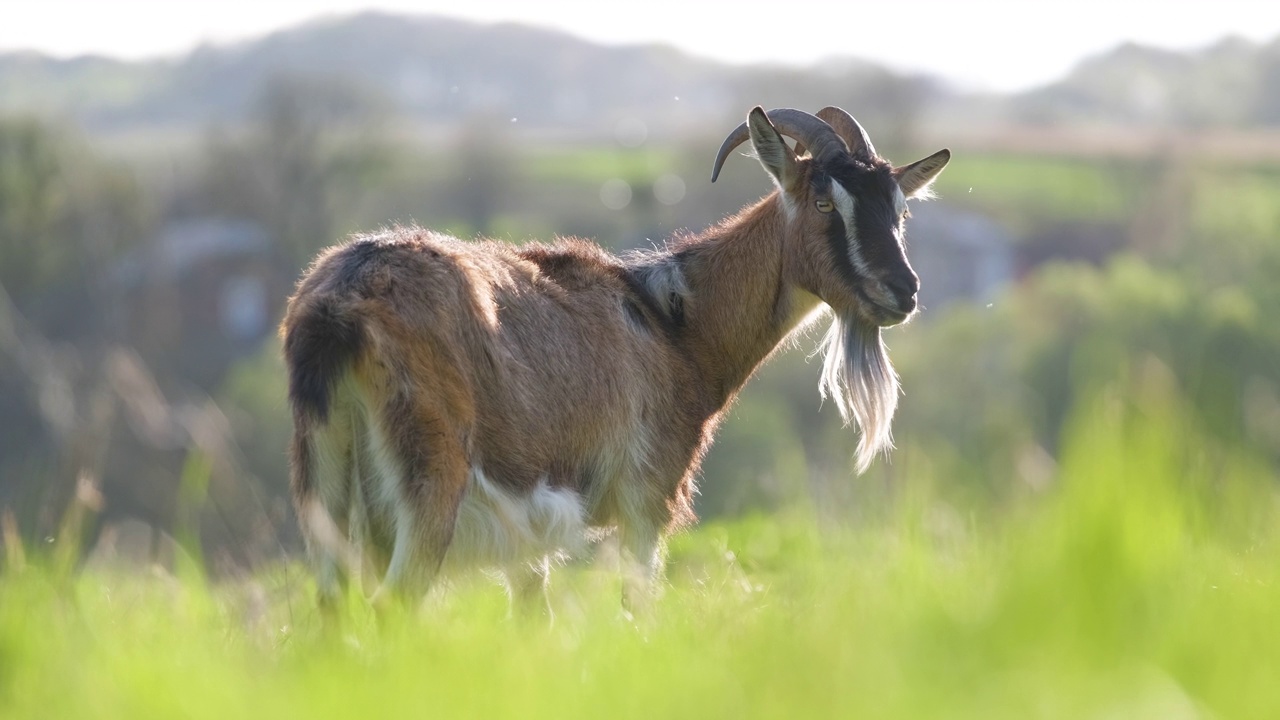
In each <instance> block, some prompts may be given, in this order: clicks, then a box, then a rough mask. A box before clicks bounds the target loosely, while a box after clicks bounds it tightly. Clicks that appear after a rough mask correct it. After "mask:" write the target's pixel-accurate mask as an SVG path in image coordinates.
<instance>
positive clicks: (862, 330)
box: [282, 109, 946, 600]
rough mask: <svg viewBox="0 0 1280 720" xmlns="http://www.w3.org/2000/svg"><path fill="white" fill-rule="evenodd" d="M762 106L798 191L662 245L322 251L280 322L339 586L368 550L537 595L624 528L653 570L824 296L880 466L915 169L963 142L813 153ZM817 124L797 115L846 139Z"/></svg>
mask: <svg viewBox="0 0 1280 720" xmlns="http://www.w3.org/2000/svg"><path fill="white" fill-rule="evenodd" d="M779 112H783V113H786V112H790V113H794V112H795V111H771V113H770V117H773V116H774V113H779ZM824 112H826V111H824ZM779 117H781V118H782V119H784V120H785V119H787V117H789V116H786V115H780V116H779ZM804 117H805V118H812V117H813V116H807V115H805V116H804ZM751 120H752V123H751V127H750V129H749V133H750V135H751V140H752V142H753V145H754V146H755V148H756V150H757V152H758V153H759V155H760V157H761V162H762V164H764V165H765V167H766V169H768V170H769V172H770V173H771V174H772V175H773V177H774V179H775V180H776V181H777V183H778V185H779V191H778V192H776V193H774V194H773V195H770V196H769V197H767V198H765V199H763V200H761V201H760V202H759V203H757V204H756V205H754V206H752V207H750V208H748V209H746V210H744V211H743V212H742V213H740V214H739V215H737V216H736V217H733V218H730V219H728V220H726V221H724V222H723V223H721V224H720V225H719V226H717V227H715V228H712V229H710V230H708V231H706V232H704V233H702V234H699V235H693V236H689V237H685V238H683V239H679V240H675V241H673V242H671V243H670V244H669V246H668V247H667V248H665V249H664V250H660V251H651V252H647V253H637V254H635V255H633V256H631V257H629V258H628V259H626V260H619V259H617V258H615V257H614V256H612V255H609V254H608V253H606V252H604V251H603V250H601V249H600V248H599V247H597V246H596V245H594V244H591V243H589V242H586V241H582V240H576V239H570V240H563V241H561V242H558V243H556V244H554V245H541V244H531V245H526V246H523V247H520V248H516V247H512V246H509V245H505V244H501V243H496V242H488V241H481V242H465V241H461V240H457V239H455V238H451V237H447V236H444V235H439V234H435V233H432V232H429V231H426V230H422V229H419V228H398V229H395V230H390V231H386V232H384V233H381V234H376V235H368V236H360V237H356V238H355V239H353V240H351V241H350V242H348V243H346V244H344V245H340V246H336V247H333V248H330V249H329V250H328V251H326V252H324V253H323V254H322V255H321V256H320V257H319V258H318V259H317V260H316V262H315V264H314V265H313V267H312V268H311V269H310V270H309V271H308V272H307V274H306V276H305V277H304V278H303V280H302V281H301V282H300V283H299V286H298V290H297V293H296V294H295V295H294V297H293V298H291V300H290V302H289V307H288V311H287V314H286V317H285V320H284V324H283V326H282V333H283V336H284V352H285V359H286V363H287V365H288V369H289V397H290V402H291V404H292V407H293V410H294V422H295V436H294V441H293V446H292V458H291V459H292V469H293V478H292V483H293V493H294V498H295V502H296V505H297V508H298V512H299V517H300V519H301V521H302V526H303V530H304V533H305V534H306V536H307V538H308V541H309V546H310V548H311V551H312V553H313V556H314V557H315V559H316V562H317V565H318V568H317V569H318V572H319V581H320V590H321V597H322V599H327V600H332V599H333V598H334V597H336V594H337V592H338V588H339V587H340V584H341V580H342V579H343V578H344V577H345V575H346V573H347V572H348V571H350V570H353V569H354V568H352V567H350V565H351V564H353V563H362V568H363V569H364V570H365V571H366V572H370V571H371V574H375V575H381V576H382V578H383V579H382V582H383V588H384V589H387V590H392V591H397V592H402V593H406V594H408V595H410V596H413V595H416V594H418V593H421V592H422V591H423V590H425V588H426V587H427V586H428V585H429V583H430V581H431V580H432V578H433V577H434V576H435V575H436V574H437V572H438V571H439V570H440V568H441V567H448V566H452V565H457V566H463V567H466V566H474V565H489V566H498V567H500V568H504V569H506V570H507V571H508V572H509V573H514V574H515V575H516V577H514V578H513V580H512V583H513V585H514V586H516V587H517V588H528V589H537V588H539V587H541V585H542V583H543V582H544V581H545V575H546V572H547V568H548V564H549V562H550V560H551V559H552V558H554V557H556V556H558V555H561V554H564V553H572V552H573V551H574V550H575V549H576V548H577V547H578V546H579V545H580V544H581V543H582V542H584V539H585V538H586V537H587V536H588V535H589V533H590V532H591V531H592V529H603V528H611V529H616V531H617V533H618V537H619V540H620V543H621V547H622V549H623V552H624V557H626V558H628V559H629V560H631V561H633V562H634V563H635V564H637V565H639V567H641V568H643V569H644V571H643V572H642V573H640V576H641V577H640V578H639V581H640V583H641V584H643V583H644V582H645V581H646V580H647V579H648V578H649V577H651V576H652V575H653V573H656V572H657V570H658V569H659V567H660V563H661V550H660V547H661V538H662V537H664V535H665V534H666V533H669V532H671V531H672V530H674V529H676V528H679V527H681V526H683V525H685V524H688V523H690V522H692V521H693V519H694V513H693V495H694V479H695V476H696V474H697V471H698V466H699V461H700V459H701V457H702V455H703V453H704V452H705V450H706V448H707V447H708V445H709V444H710V442H711V439H712V435H713V433H714V430H715V427H716V425H717V423H718V422H719V419H720V417H721V414H722V412H723V410H724V408H725V407H726V406H728V405H729V404H730V402H731V401H732V399H733V397H734V396H735V394H736V393H737V392H738V391H739V389H741V387H742V386H743V384H744V383H745V382H746V381H747V379H748V378H749V377H750V376H751V374H752V373H753V372H754V371H755V369H756V368H757V367H758V366H759V365H760V364H761V363H762V362H763V361H764V360H765V359H766V358H767V357H768V355H769V354H770V353H771V352H773V351H774V349H775V348H777V347H778V346H779V345H780V343H781V342H782V340H783V339H784V338H785V337H786V336H787V335H788V334H790V333H791V332H792V331H794V330H795V329H796V328H797V327H798V326H799V325H801V324H802V323H803V322H805V321H806V320H807V319H810V318H812V317H814V316H815V315H817V313H816V312H815V311H816V310H818V309H819V308H820V307H821V303H822V302H824V301H825V302H826V303H828V304H829V305H831V306H832V307H833V308H834V309H835V311H836V314H837V321H836V323H835V325H834V326H833V328H832V331H831V333H830V334H829V338H828V343H827V348H828V354H827V365H826V368H825V369H824V372H823V388H824V391H825V392H830V393H833V394H834V395H835V396H836V398H837V405H838V406H839V408H840V409H841V411H842V412H843V413H846V415H851V416H853V418H855V419H856V421H857V422H858V423H859V425H860V427H861V428H862V431H863V438H862V443H861V447H860V450H859V459H860V462H861V463H862V464H864V465H865V463H866V462H869V460H870V458H871V456H872V455H873V454H874V453H875V452H876V451H878V450H880V449H883V448H885V447H887V446H888V443H889V435H888V432H889V420H890V418H891V416H892V413H893V406H894V405H895V404H896V396H897V380H896V377H895V376H894V374H893V371H892V368H891V367H890V366H889V364H888V359H887V357H886V356H885V355H884V352H883V346H882V344H881V342H880V337H879V332H880V331H879V326H880V325H884V324H893V323H894V322H899V321H901V320H902V319H904V318H905V317H906V316H907V315H909V314H910V313H911V312H912V311H913V310H914V308H915V301H914V295H915V282H916V280H915V277H914V273H911V271H910V267H909V266H908V265H907V264H906V260H905V257H904V256H903V255H902V250H901V238H900V234H901V223H900V215H901V213H902V211H904V210H905V205H904V204H902V201H903V200H904V199H905V198H904V195H903V190H902V189H900V188H899V186H900V185H903V186H904V187H905V188H906V189H907V194H908V195H909V194H912V192H913V191H915V190H916V189H921V188H924V187H925V186H927V182H928V181H929V180H932V177H933V176H934V175H936V174H937V172H938V171H940V170H941V168H942V165H944V164H945V162H946V160H945V158H942V160H941V162H935V163H934V164H933V165H932V166H928V167H925V168H924V169H923V170H920V169H919V168H917V166H919V165H920V163H917V164H915V165H913V166H908V167H907V168H902V169H897V170H895V169H893V168H891V166H889V165H888V164H887V163H885V162H884V161H883V160H880V159H879V158H878V157H875V156H874V151H871V153H870V154H867V153H859V152H857V151H856V148H855V147H854V146H855V145H856V140H853V141H851V140H850V138H849V137H847V136H844V135H843V133H842V138H843V142H841V140H839V139H836V140H834V142H833V143H832V147H834V144H835V143H839V146H840V147H841V148H850V150H849V154H845V155H841V156H840V157H836V158H834V159H833V158H832V156H831V154H832V152H836V151H833V150H832V149H831V147H828V148H827V149H826V150H825V151H823V152H825V154H823V152H819V148H818V147H814V156H815V157H814V158H813V159H808V158H797V157H796V156H795V154H794V153H793V152H792V151H791V150H790V148H788V147H787V146H786V145H785V143H783V141H782V138H781V136H780V135H779V134H778V132H777V131H776V130H775V129H774V127H773V126H772V125H771V124H770V123H769V120H767V119H766V117H765V114H764V113H763V111H759V110H758V109H757V110H756V111H753V113H752V117H751ZM801 120H803V121H804V122H808V121H807V120H804V118H801ZM814 121H815V122H816V123H820V121H817V120H816V118H815V119H814ZM793 124H794V123H793ZM855 125H856V123H855ZM822 127H823V128H825V130H823V132H825V133H828V134H830V133H831V132H832V131H831V128H829V127H826V126H825V125H823V126H822ZM820 129H821V128H820ZM859 130H860V128H859ZM783 132H787V129H786V126H784V130H783ZM806 132H808V133H809V134H804V133H798V132H797V131H792V132H791V133H789V134H793V136H797V137H800V136H801V135H803V137H801V138H800V139H802V140H803V141H804V142H807V143H814V142H815V139H816V140H817V141H821V140H823V139H824V137H826V136H825V135H823V136H820V137H816V138H815V136H814V135H813V132H815V131H813V129H812V128H809V130H808V131H806ZM831 137H832V138H834V137H835V136H834V134H832V135H831ZM727 144H728V143H726V145H727ZM944 152H945V151H944ZM724 154H725V153H724V152H723V151H722V159H721V160H723V155H724ZM938 157H939V156H933V158H935V159H936V158H938ZM928 160H929V159H926V161H921V163H924V162H927V161H928ZM718 165H719V163H717V170H718ZM913 168H914V170H913ZM911 172H915V173H916V174H917V175H920V177H918V178H915V177H913V176H911V175H910V173H911ZM904 173H906V176H905V180H904ZM910 183H914V185H912V184H910ZM863 186H867V187H870V188H872V189H870V190H868V189H864V188H863ZM815 202H816V203H817V207H818V208H819V209H818V210H816V211H815V210H814V209H813V208H814V206H815ZM824 203H825V205H824ZM841 203H843V204H844V205H845V206H848V207H841V208H840V212H833V211H832V208H835V207H836V206H838V205H841ZM854 204H856V205H857V206H858V207H857V208H856V209H855V208H854V207H852V206H853V205H854ZM898 205H902V207H901V208H899V207H897V206H898ZM864 206H865V207H864ZM881 215H883V217H880V216H881ZM895 273H896V274H895ZM904 286H905V287H906V290H902V289H901V288H903V287H904ZM347 550H354V551H355V552H347ZM344 558H346V559H344Z"/></svg>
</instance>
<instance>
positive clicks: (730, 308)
mask: <svg viewBox="0 0 1280 720" xmlns="http://www.w3.org/2000/svg"><path fill="white" fill-rule="evenodd" d="M785 231H786V216H785V215H784V210H783V208H782V204H781V201H780V200H779V198H778V195H777V193H775V194H773V195H771V196H769V197H768V198H765V199H764V200H762V201H760V202H759V203H757V204H756V205H755V206H753V207H751V208H748V209H746V210H744V211H743V212H742V213H741V214H739V215H738V216H737V217H734V218H732V219H730V220H728V221H726V222H725V223H723V224H721V225H719V226H717V227H715V228H712V229H711V230H708V231H707V232H705V233H703V234H702V235H699V236H697V237H696V238H692V239H690V240H689V241H687V242H686V243H685V244H683V246H682V247H681V248H680V254H681V255H682V256H683V267H684V273H685V278H686V280H687V282H688V285H689V291H690V296H691V297H690V298H689V302H688V303H687V305H686V308H685V313H686V314H685V320H686V327H687V329H688V335H687V336H686V339H687V341H688V343H689V345H690V347H689V349H690V350H691V351H692V352H693V355H694V357H695V359H696V362H697V363H698V365H699V369H700V371H701V372H702V373H703V375H704V376H705V378H706V380H707V381H708V387H710V388H712V389H713V392H715V394H716V395H717V398H716V400H717V402H718V403H721V404H722V403H724V402H727V401H728V400H729V399H730V398H731V397H732V396H733V395H734V394H735V393H736V392H737V391H738V389H739V388H741V387H742V385H743V384H744V383H745V382H746V381H747V379H748V378H749V377H751V373H752V372H754V371H755V369H756V367H758V366H759V365H760V363H761V362H762V361H763V360H764V359H765V358H766V357H768V355H769V354H770V353H771V352H773V350H774V348H776V347H777V346H778V344H779V343H781V342H782V339H783V338H784V337H786V335H787V334H788V333H789V332H791V330H792V329H794V327H795V325H796V324H797V322H798V320H799V317H798V316H796V315H795V314H794V312H793V308H792V307H791V305H792V303H793V302H794V299H793V295H792V293H793V289H792V288H791V287H790V283H789V281H788V279H787V278H786V277H785V273H784V267H785V266H786V263H784V258H783V252H784V233H785ZM813 300H814V302H813V304H815V305H816V298H814V299H813Z"/></svg>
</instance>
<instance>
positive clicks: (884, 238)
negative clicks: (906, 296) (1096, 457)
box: [815, 158, 911, 280]
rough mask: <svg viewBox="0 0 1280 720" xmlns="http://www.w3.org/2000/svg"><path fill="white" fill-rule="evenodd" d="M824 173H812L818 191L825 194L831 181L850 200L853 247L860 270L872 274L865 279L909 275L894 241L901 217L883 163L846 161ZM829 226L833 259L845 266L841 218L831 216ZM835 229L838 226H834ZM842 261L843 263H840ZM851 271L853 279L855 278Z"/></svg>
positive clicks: (895, 187)
mask: <svg viewBox="0 0 1280 720" xmlns="http://www.w3.org/2000/svg"><path fill="white" fill-rule="evenodd" d="M826 170H827V172H825V173H819V174H815V184H817V183H821V185H819V187H820V188H821V192H824V193H829V192H830V190H829V188H830V185H829V183H831V182H838V183H840V186H841V187H842V188H843V189H844V190H845V192H847V193H848V194H849V195H850V196H851V197H852V198H853V199H854V213H853V215H854V228H853V229H854V230H855V232H854V233H853V237H854V238H855V240H854V242H856V243H857V247H856V248H853V250H854V251H856V252H857V254H858V256H859V257H860V259H861V261H862V265H863V267H864V268H865V269H866V270H868V271H869V272H871V273H872V274H874V275H876V276H877V277H875V278H866V279H868V280H878V279H882V278H884V277H886V276H890V275H906V274H908V273H910V272H911V270H910V265H909V264H908V263H907V259H906V255H905V254H904V252H903V250H902V246H901V244H900V243H899V242H898V237H899V231H900V229H901V227H900V226H901V222H902V217H901V216H900V215H899V212H898V207H897V205H896V203H895V198H896V196H897V194H898V192H899V190H898V185H897V182H896V181H894V179H893V175H892V174H891V172H890V170H891V169H890V166H889V165H888V164H887V163H883V162H881V163H878V164H875V165H869V164H866V163H862V162H859V161H855V160H852V159H850V158H841V159H838V160H836V161H835V162H833V163H830V164H829V166H828V167H827V168H826ZM832 215H833V217H832V227H831V231H830V232H829V236H828V239H829V241H830V242H831V243H832V245H833V247H832V250H833V251H834V252H835V254H836V256H837V264H838V265H849V266H850V267H851V268H852V265H853V263H852V262H851V261H849V250H850V249H849V242H850V241H849V233H847V232H846V230H847V228H846V227H845V224H844V220H843V218H841V217H840V215H839V213H832ZM837 226H838V227H837ZM842 260H843V262H842ZM857 274H858V273H857V272H856V269H855V277H856V276H857Z"/></svg>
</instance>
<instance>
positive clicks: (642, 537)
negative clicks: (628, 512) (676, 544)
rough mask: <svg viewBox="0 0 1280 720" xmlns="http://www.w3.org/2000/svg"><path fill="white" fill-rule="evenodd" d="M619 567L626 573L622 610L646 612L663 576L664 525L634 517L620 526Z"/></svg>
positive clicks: (624, 575)
mask: <svg viewBox="0 0 1280 720" xmlns="http://www.w3.org/2000/svg"><path fill="white" fill-rule="evenodd" d="M618 542H619V551H620V552H619V564H620V567H619V570H620V572H621V574H622V609H623V610H624V611H625V612H626V613H628V614H631V615H634V614H636V613H643V612H644V610H645V609H646V608H647V607H648V606H649V604H650V603H651V601H652V600H653V599H654V597H655V596H656V594H657V590H658V586H657V584H658V578H660V577H661V576H662V566H663V562H664V559H665V558H664V553H663V551H664V547H663V544H662V531H661V525H659V524H658V523H657V522H652V521H647V520H639V521H637V520H634V519H633V520H631V521H629V522H627V523H625V524H623V525H622V526H621V527H619V528H618Z"/></svg>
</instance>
